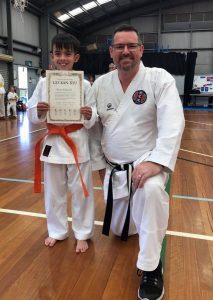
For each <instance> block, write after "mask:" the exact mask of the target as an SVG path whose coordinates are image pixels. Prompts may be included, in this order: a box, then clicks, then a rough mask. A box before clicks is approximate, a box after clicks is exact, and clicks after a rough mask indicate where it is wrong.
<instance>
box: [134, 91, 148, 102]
mask: <svg viewBox="0 0 213 300" xmlns="http://www.w3.org/2000/svg"><path fill="white" fill-rule="evenodd" d="M146 99H147V94H146V92H144V91H143V90H139V91H136V92H134V94H133V96H132V100H133V102H134V103H135V104H143V103H145V102H146Z"/></svg>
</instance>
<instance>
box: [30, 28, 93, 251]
mask: <svg viewBox="0 0 213 300" xmlns="http://www.w3.org/2000/svg"><path fill="white" fill-rule="evenodd" d="M79 50H80V43H79V41H78V40H77V39H76V38H75V37H74V36H72V35H69V34H58V35H56V36H55V37H54V38H53V40H52V53H51V58H52V63H53V64H54V66H55V68H56V69H58V70H64V71H70V70H72V69H73V65H74V63H76V62H77V61H78V60H79V58H80V55H79ZM89 90H90V84H89V82H88V81H86V80H84V93H85V96H86V97H87V94H88V92H89ZM48 110H49V105H48V103H47V102H46V78H42V79H40V80H39V82H38V85H37V87H36V89H35V91H34V93H33V96H32V97H31V99H30V100H29V103H28V117H29V119H30V121H32V122H33V123H37V124H38V123H40V122H44V121H46V115H47V111H48ZM81 114H82V115H83V116H84V119H85V120H84V124H83V125H84V126H83V127H82V128H81V129H79V130H77V131H74V132H69V133H67V136H68V137H69V138H71V139H72V141H73V142H74V144H75V146H76V148H77V152H78V162H79V165H78V163H76V160H75V157H74V153H73V152H72V150H71V149H70V147H69V146H68V144H67V143H66V142H65V140H64V139H63V138H62V137H61V136H60V135H57V134H54V135H48V136H47V137H46V139H45V141H44V145H43V150H42V154H41V157H40V159H41V160H42V161H44V193H45V208H46V215H47V227H48V233H49V236H48V237H47V238H46V239H45V245H46V246H49V247H53V246H54V245H55V243H56V242H57V240H63V239H65V238H67V236H68V223H67V203H66V201H67V199H66V198H67V190H69V191H71V193H72V229H73V231H74V235H75V238H76V240H77V245H76V252H77V253H82V252H85V251H86V250H87V249H88V243H87V240H88V239H90V238H91V237H92V235H93V224H94V198H93V183H92V173H91V166H90V154H89V147H88V133H87V130H86V129H89V128H90V127H91V126H93V124H94V123H95V121H96V111H95V109H93V108H91V107H88V106H85V107H82V108H81ZM57 125H59V127H61V126H60V124H57ZM66 125H68V124H66ZM47 126H48V124H47ZM55 127H56V128H58V127H57V126H55ZM77 167H79V169H80V170H78V168H77ZM79 175H82V177H83V181H84V182H85V185H86V187H87V190H88V192H89V196H88V197H84V194H83V190H82V183H81V180H80V179H81V178H80V176H79Z"/></svg>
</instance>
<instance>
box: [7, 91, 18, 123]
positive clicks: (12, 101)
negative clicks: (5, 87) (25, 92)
mask: <svg viewBox="0 0 213 300" xmlns="http://www.w3.org/2000/svg"><path fill="white" fill-rule="evenodd" d="M7 100H8V103H7V116H8V117H9V116H10V110H11V109H12V112H13V115H12V117H13V118H15V119H16V118H17V110H16V102H17V100H18V95H17V94H16V92H15V87H14V86H10V89H9V93H8V95H7Z"/></svg>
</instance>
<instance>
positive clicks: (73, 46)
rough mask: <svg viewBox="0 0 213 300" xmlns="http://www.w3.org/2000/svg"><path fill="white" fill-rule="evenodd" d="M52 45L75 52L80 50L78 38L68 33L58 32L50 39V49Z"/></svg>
mask: <svg viewBox="0 0 213 300" xmlns="http://www.w3.org/2000/svg"><path fill="white" fill-rule="evenodd" d="M53 47H55V48H56V49H62V48H64V49H66V50H72V51H73V52H74V53H76V54H77V53H79V52H80V42H79V40H78V39H77V38H76V37H75V36H74V35H72V34H69V33H59V34H57V35H55V36H54V37H53V39H52V50H53Z"/></svg>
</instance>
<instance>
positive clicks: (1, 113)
mask: <svg viewBox="0 0 213 300" xmlns="http://www.w3.org/2000/svg"><path fill="white" fill-rule="evenodd" d="M4 94H5V89H4V78H3V77H2V75H1V74H0V118H2V119H3V118H5V105H4Z"/></svg>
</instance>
